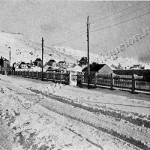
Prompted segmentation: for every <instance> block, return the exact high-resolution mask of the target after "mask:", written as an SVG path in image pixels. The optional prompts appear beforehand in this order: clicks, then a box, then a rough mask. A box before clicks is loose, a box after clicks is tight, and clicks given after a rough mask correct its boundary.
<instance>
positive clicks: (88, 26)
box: [87, 16, 90, 89]
mask: <svg viewBox="0 0 150 150" xmlns="http://www.w3.org/2000/svg"><path fill="white" fill-rule="evenodd" d="M89 28H90V23H89V16H88V17H87V59H88V89H89V88H90V57H89Z"/></svg>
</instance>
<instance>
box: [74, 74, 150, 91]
mask: <svg viewBox="0 0 150 150" xmlns="http://www.w3.org/2000/svg"><path fill="white" fill-rule="evenodd" d="M87 79H88V78H87V75H85V74H82V75H81V74H80V75H78V77H77V84H78V86H82V85H83V84H87V82H88V80H87ZM90 85H91V86H93V87H99V86H106V87H109V88H110V89H114V88H121V89H129V90H131V91H132V92H135V91H137V90H139V91H147V92H150V81H148V80H146V79H144V78H143V77H138V76H137V77H135V76H134V75H132V76H120V75H119V76H117V75H114V76H113V75H112V74H111V75H91V76H90Z"/></svg>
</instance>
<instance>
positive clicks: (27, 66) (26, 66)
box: [18, 62, 31, 69]
mask: <svg viewBox="0 0 150 150" xmlns="http://www.w3.org/2000/svg"><path fill="white" fill-rule="evenodd" d="M18 68H19V69H29V68H31V65H30V64H29V63H25V62H21V63H20V64H19V66H18Z"/></svg>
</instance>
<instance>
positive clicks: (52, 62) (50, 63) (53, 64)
mask: <svg viewBox="0 0 150 150" xmlns="http://www.w3.org/2000/svg"><path fill="white" fill-rule="evenodd" d="M47 65H48V66H51V67H56V61H55V60H54V59H50V60H49V61H48V62H47Z"/></svg>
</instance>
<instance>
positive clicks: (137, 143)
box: [29, 89, 150, 150]
mask: <svg viewBox="0 0 150 150" xmlns="http://www.w3.org/2000/svg"><path fill="white" fill-rule="evenodd" d="M29 90H31V89H29ZM31 91H33V92H35V93H40V94H42V95H44V96H46V95H45V94H44V93H42V92H40V91H36V90H31ZM50 98H52V100H57V101H60V97H59V98H58V97H55V96H54V95H51V96H50ZM61 102H62V103H66V102H64V99H62V100H61ZM40 104H41V105H42V106H43V107H45V108H47V109H49V110H51V111H54V112H55V113H58V114H60V115H63V116H66V117H68V118H71V119H74V120H77V121H80V122H82V123H85V124H87V125H90V126H92V127H94V128H96V129H98V130H101V131H103V132H106V133H108V134H111V135H113V136H115V137H117V138H119V139H122V140H124V141H126V142H128V143H130V144H132V145H134V146H136V147H139V148H141V149H144V150H149V149H150V147H148V146H147V145H145V143H143V142H142V141H140V140H138V139H135V138H133V137H131V136H129V134H130V135H133V134H134V132H135V131H134V132H133V131H129V132H126V131H124V132H125V133H128V134H127V135H126V134H121V133H119V132H117V131H115V130H113V129H112V128H113V127H112V128H107V125H108V124H110V122H106V121H105V122H106V127H104V125H102V126H101V125H98V124H97V125H96V124H94V123H93V122H90V121H88V120H84V119H83V118H81V117H80V118H79V117H75V116H73V115H72V114H69V112H68V113H66V112H62V110H57V108H54V107H53V106H48V105H45V104H44V103H43V102H40ZM72 105H73V104H72ZM75 107H76V106H75ZM80 109H81V108H80ZM81 116H82V115H81ZM111 125H113V124H111ZM122 131H123V130H122ZM146 139H147V138H146Z"/></svg>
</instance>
